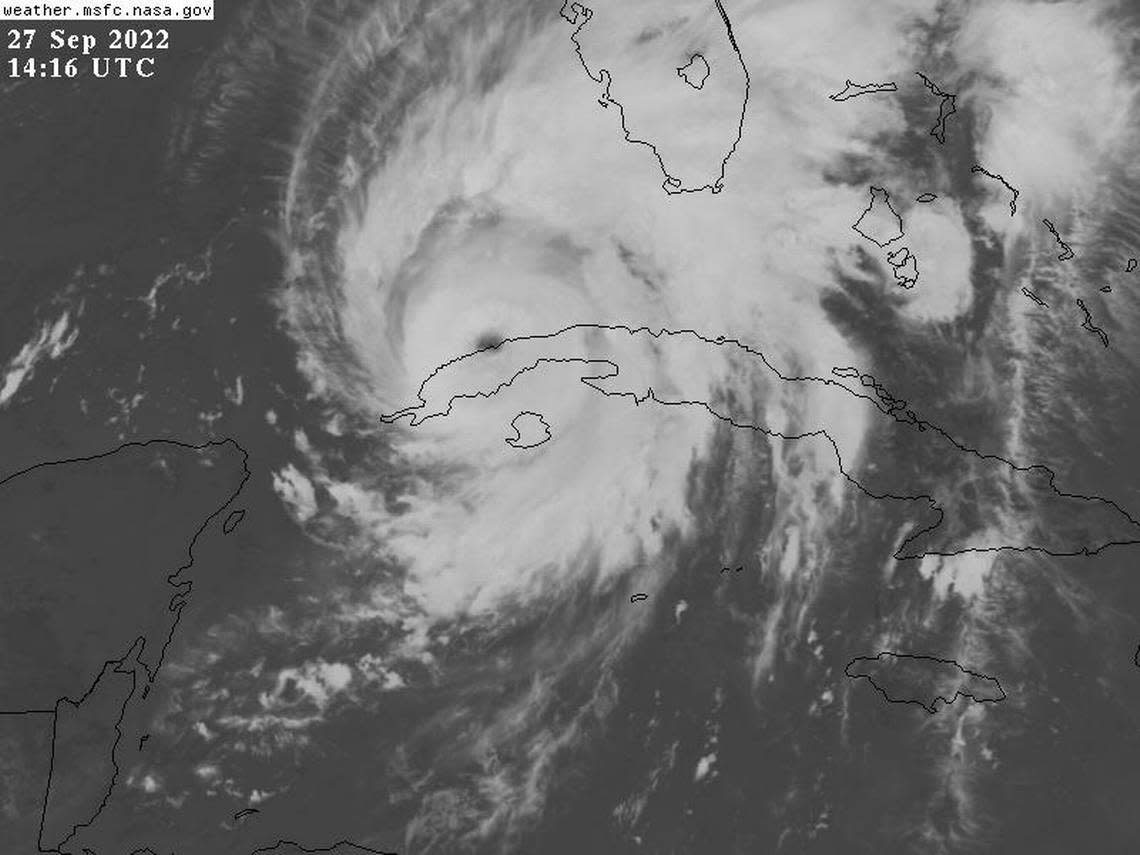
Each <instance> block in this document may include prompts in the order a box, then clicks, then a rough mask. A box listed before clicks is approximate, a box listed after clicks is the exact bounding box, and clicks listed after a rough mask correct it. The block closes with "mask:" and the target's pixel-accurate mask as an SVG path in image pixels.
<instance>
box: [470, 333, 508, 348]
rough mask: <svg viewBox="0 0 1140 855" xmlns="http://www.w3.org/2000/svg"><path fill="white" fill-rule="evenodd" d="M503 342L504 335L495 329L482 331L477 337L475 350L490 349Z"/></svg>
mask: <svg viewBox="0 0 1140 855" xmlns="http://www.w3.org/2000/svg"><path fill="white" fill-rule="evenodd" d="M502 343H503V336H501V335H500V334H499V333H498V332H497V331H495V330H487V331H486V332H483V333H480V334H479V336H478V337H476V339H475V347H474V349H475V350H490V349H491V348H494V347H498V346H499V345H500V344H502Z"/></svg>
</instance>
